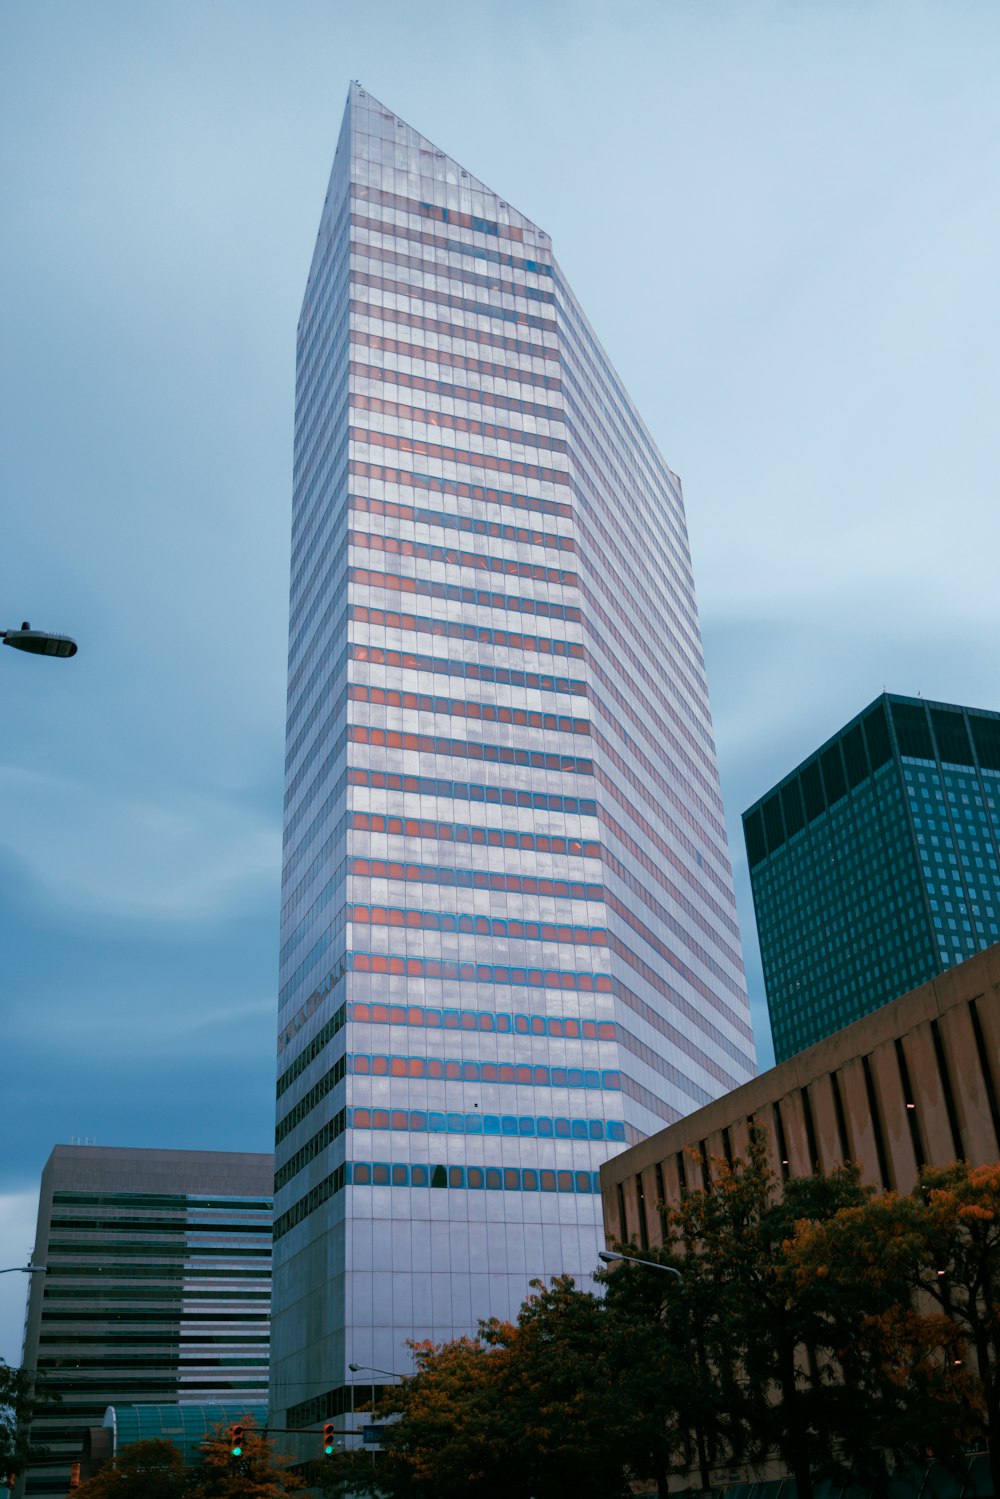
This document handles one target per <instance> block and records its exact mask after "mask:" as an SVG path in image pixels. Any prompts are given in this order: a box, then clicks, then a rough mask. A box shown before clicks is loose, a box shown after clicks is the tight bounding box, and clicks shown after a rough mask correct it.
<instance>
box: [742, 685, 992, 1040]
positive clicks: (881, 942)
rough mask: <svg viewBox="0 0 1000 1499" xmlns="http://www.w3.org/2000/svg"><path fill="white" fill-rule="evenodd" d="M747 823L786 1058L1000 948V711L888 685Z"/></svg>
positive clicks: (769, 983)
mask: <svg viewBox="0 0 1000 1499" xmlns="http://www.w3.org/2000/svg"><path fill="white" fill-rule="evenodd" d="M743 829H744V834H745V836H746V845H747V856H748V859H749V863H750V879H751V884H752V886H753V898H754V908H755V911H756V915H757V930H758V933H759V936H760V948H761V958H762V960H763V967H764V982H765V985H766V988H767V1002H768V1008H769V1010H770V1015H771V1028H772V1031H773V1033H774V1050H775V1057H776V1059H777V1060H778V1061H779V1062H782V1061H784V1060H786V1059H787V1058H788V1057H790V1056H792V1055H794V1054H795V1052H798V1051H801V1050H802V1049H803V1048H804V1047H806V1046H811V1045H812V1044H813V1043H814V1042H816V1041H820V1040H822V1039H823V1037H824V1036H829V1035H831V1034H832V1033H833V1032H834V1031H838V1030H840V1029H841V1028H842V1027H843V1026H845V1025H849V1024H850V1023H851V1021H853V1020H857V1019H858V1018H859V1017H860V1016H861V1015H865V1014H867V1013H868V1012H869V1011H871V1010H874V1009H878V1008H879V1006H881V1005H883V1004H887V1003H888V1002H889V1001H890V1000H893V999H897V998H898V997H899V996H900V995H901V994H905V993H906V992H907V991H908V990H910V989H913V988H914V987H915V986H916V985H918V984H922V983H924V982H926V980H928V979H930V978H933V977H934V976H935V975H936V974H939V973H943V972H944V971H945V969H948V968H952V967H954V965H955V964H956V963H961V962H963V961H964V960H965V959H966V958H968V957H971V956H972V954H973V953H976V952H979V951H980V950H981V949H982V948H984V947H989V946H991V945H992V944H993V943H994V942H997V941H1000V713H991V712H987V711H984V710H981V709H977V708H963V707H956V706H955V705H953V704H949V703H933V702H927V701H925V700H924V699H922V698H910V697H899V696H896V695H895V694H892V693H884V694H883V695H882V696H881V697H879V698H877V699H876V701H875V702H874V703H872V704H871V705H870V706H869V707H868V708H866V709H865V710H864V712H863V713H860V714H859V715H858V716H857V718H854V719H852V720H851V722H850V723H849V724H847V725H846V726H845V727H844V728H843V729H841V730H840V732H839V733H837V734H835V735H834V736H833V737H832V738H831V739H829V740H827V742H826V743H825V744H824V745H822V746H821V748H820V749H818V750H817V751H816V752H815V754H812V755H810V756H809V758H808V759H807V760H804V761H803V762H802V764H801V765H799V766H798V767H797V768H796V769H795V770H793V771H792V772H791V774H790V775H787V776H786V777H785V778H784V780H782V781H780V782H779V783H778V785H777V786H775V787H773V788H772V789H771V790H770V791H769V792H768V793H767V795H766V796H763V797H761V799H760V801H758V802H755V803H754V805H753V806H752V807H750V808H749V810H748V811H747V812H745V813H744V814H743Z"/></svg>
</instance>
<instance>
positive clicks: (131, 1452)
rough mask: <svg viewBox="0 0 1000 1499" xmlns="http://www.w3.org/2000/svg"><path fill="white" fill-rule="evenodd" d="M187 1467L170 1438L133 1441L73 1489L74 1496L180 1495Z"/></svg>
mask: <svg viewBox="0 0 1000 1499" xmlns="http://www.w3.org/2000/svg"><path fill="white" fill-rule="evenodd" d="M187 1492H188V1470H187V1469H186V1468H185V1466H184V1457H183V1454H182V1453H181V1452H180V1450H179V1449H178V1448H177V1447H175V1446H174V1444H173V1442H170V1441H167V1440H166V1439H165V1438H162V1437H155V1438H152V1439H150V1440H149V1441H143V1442H132V1443H130V1444H129V1446H127V1447H123V1448H122V1450H121V1452H120V1453H118V1454H117V1456H116V1457H115V1458H113V1459H112V1461H111V1462H109V1463H105V1464H104V1466H103V1467H102V1468H101V1469H100V1470H99V1471H98V1472H97V1473H95V1474H94V1476H93V1478H88V1479H86V1481H85V1482H84V1483H81V1484H80V1486H79V1488H78V1489H76V1490H75V1499H181V1496H182V1495H185V1494H187Z"/></svg>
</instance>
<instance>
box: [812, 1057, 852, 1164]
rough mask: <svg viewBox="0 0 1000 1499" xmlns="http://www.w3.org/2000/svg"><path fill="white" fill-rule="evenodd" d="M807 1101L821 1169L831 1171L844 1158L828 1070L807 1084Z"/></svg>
mask: <svg viewBox="0 0 1000 1499" xmlns="http://www.w3.org/2000/svg"><path fill="white" fill-rule="evenodd" d="M809 1103H810V1105H811V1107H812V1116H813V1126H814V1128H815V1130H816V1149H817V1150H818V1151H819V1164H820V1167H821V1168H822V1170H823V1171H825V1172H826V1171H832V1170H833V1168H834V1166H838V1165H840V1163H841V1162H842V1161H843V1159H844V1152H843V1150H842V1149H841V1146H840V1131H839V1130H838V1129H837V1109H836V1105H835V1104H834V1101H833V1084H832V1083H831V1081H830V1074H829V1073H828V1072H824V1073H822V1074H821V1075H820V1076H819V1077H817V1078H815V1079H814V1080H813V1081H812V1082H811V1083H810V1084H809Z"/></svg>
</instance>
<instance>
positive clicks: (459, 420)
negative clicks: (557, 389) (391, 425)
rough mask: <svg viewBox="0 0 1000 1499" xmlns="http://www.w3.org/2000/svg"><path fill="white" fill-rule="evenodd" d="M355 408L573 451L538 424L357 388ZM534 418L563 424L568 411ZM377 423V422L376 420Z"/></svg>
mask: <svg viewBox="0 0 1000 1499" xmlns="http://www.w3.org/2000/svg"><path fill="white" fill-rule="evenodd" d="M351 410H352V412H354V411H368V412H371V413H372V414H373V415H375V416H388V417H392V418H394V419H395V420H396V421H397V422H410V423H412V424H413V426H415V427H420V426H422V427H427V426H431V427H439V428H441V429H442V431H441V435H442V436H444V435H445V433H447V434H448V435H449V436H450V435H452V434H454V433H458V432H462V433H467V434H468V436H470V437H485V438H488V439H490V440H491V441H493V442H509V443H513V444H515V445H517V446H520V447H528V448H539V449H547V450H548V451H549V452H550V453H566V452H568V451H569V449H568V446H567V443H566V439H565V438H564V437H553V436H551V435H550V434H548V433H546V432H538V431H536V430H535V429H534V427H527V426H525V427H506V426H500V425H498V424H497V423H496V422H485V421H483V420H482V419H481V418H479V417H473V416H460V415H459V414H458V413H457V412H454V411H448V412H438V410H437V408H436V407H435V406H434V405H431V406H427V405H423V406H420V405H417V406H411V405H408V404H407V403H406V402H404V401H390V400H388V399H386V398H385V397H384V396H366V395H361V394H360V393H359V392H357V391H352V392H351ZM531 420H532V421H535V420H542V421H545V422H546V423H548V422H550V421H551V422H552V423H553V425H554V424H556V423H558V424H559V425H560V426H561V425H562V423H563V422H564V421H565V413H564V412H562V411H554V412H552V414H551V416H549V415H548V414H546V415H545V416H544V417H542V418H534V417H533V418H531ZM373 425H376V426H377V424H373ZM477 451H478V449H477Z"/></svg>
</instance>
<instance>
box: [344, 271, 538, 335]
mask: <svg viewBox="0 0 1000 1499" xmlns="http://www.w3.org/2000/svg"><path fill="white" fill-rule="evenodd" d="M351 285H352V287H354V286H356V287H358V288H361V287H364V288H365V289H366V290H368V291H373V292H375V293H376V294H378V293H382V294H383V295H381V296H379V295H376V297H375V298H374V299H373V302H374V303H375V304H376V305H380V306H383V307H387V308H390V309H391V308H393V307H396V304H397V301H398V302H399V303H401V304H402V306H400V307H398V311H399V312H400V313H401V315H402V316H403V317H404V318H405V320H406V321H407V322H410V321H416V318H417V316H418V314H416V313H414V312H413V311H412V310H411V309H412V308H414V307H417V306H426V307H432V308H433V307H441V308H446V309H449V310H450V311H452V312H458V313H463V312H464V313H470V314H471V315H472V316H473V317H475V318H482V319H484V320H488V324H489V325H490V326H492V325H493V324H495V323H514V324H516V325H517V327H518V328H533V329H534V330H535V331H536V332H538V333H555V331H556V320H555V318H552V317H542V316H541V314H540V313H538V312H529V311H528V305H527V304H528V298H527V297H523V298H522V301H523V303H524V305H523V306H522V307H517V306H516V305H515V306H511V307H505V306H504V305H503V303H502V301H501V300H499V299H495V300H488V301H484V300H483V299H482V298H481V297H463V296H461V295H460V294H459V293H457V292H449V291H439V290H438V289H437V288H436V287H429V286H413V285H411V284H410V283H409V282H406V281H395V280H393V279H392V278H391V277H389V276H375V275H373V274H372V273H371V272H370V271H357V270H355V271H352V274H351ZM518 290H519V291H523V290H524V288H518ZM508 295H509V297H510V300H511V302H513V303H515V304H516V300H517V298H516V296H515V294H514V289H513V288H511V290H510V292H509V293H508ZM500 296H501V297H502V296H503V293H501V294H500ZM362 300H363V302H364V304H365V305H368V299H367V298H363V299H362ZM418 326H419V325H418ZM473 326H478V325H473Z"/></svg>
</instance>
